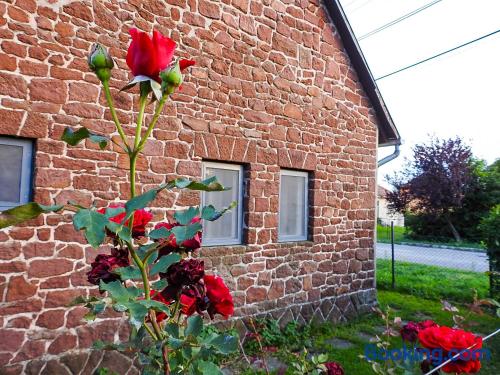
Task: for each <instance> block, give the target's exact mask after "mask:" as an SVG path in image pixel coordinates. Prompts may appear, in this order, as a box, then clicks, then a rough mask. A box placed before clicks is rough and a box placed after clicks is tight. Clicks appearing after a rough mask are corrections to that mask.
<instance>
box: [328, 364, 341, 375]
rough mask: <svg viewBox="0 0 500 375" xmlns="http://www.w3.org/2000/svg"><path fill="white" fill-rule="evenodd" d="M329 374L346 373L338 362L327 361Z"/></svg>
mask: <svg viewBox="0 0 500 375" xmlns="http://www.w3.org/2000/svg"><path fill="white" fill-rule="evenodd" d="M325 366H326V373H327V375H344V369H343V368H342V366H341V365H340V363H337V362H328V363H325Z"/></svg>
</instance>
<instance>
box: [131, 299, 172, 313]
mask: <svg viewBox="0 0 500 375" xmlns="http://www.w3.org/2000/svg"><path fill="white" fill-rule="evenodd" d="M137 302H138V303H140V304H141V305H143V306H145V307H146V308H148V309H154V310H156V311H161V312H164V313H166V314H170V309H169V308H168V306H167V305H165V304H164V303H162V302H159V301H154V300H145V299H143V300H140V301H137Z"/></svg>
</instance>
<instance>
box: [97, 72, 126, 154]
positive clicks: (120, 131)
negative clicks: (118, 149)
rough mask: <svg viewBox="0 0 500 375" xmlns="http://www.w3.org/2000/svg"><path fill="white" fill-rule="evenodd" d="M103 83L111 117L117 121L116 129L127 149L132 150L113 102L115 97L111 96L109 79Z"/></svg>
mask: <svg viewBox="0 0 500 375" xmlns="http://www.w3.org/2000/svg"><path fill="white" fill-rule="evenodd" d="M102 85H103V87H104V94H105V96H106V101H107V102H108V107H109V110H110V112H111V118H112V119H113V122H114V123H115V126H116V130H118V134H120V138H121V139H122V141H123V144H124V145H125V148H126V149H127V151H130V147H129V145H128V142H127V136H126V135H125V132H124V131H123V128H122V125H121V124H120V120H119V119H118V116H117V114H116V111H115V106H114V104H113V97H112V96H111V91H110V90H109V81H104V82H103V83H102Z"/></svg>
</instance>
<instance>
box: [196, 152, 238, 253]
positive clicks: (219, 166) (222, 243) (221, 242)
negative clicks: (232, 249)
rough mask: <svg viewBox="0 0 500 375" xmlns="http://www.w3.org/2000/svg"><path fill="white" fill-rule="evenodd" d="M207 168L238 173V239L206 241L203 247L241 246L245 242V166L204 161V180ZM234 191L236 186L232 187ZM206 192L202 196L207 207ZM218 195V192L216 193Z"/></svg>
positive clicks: (202, 200)
mask: <svg viewBox="0 0 500 375" xmlns="http://www.w3.org/2000/svg"><path fill="white" fill-rule="evenodd" d="M207 168H216V169H226V170H230V171H238V172H239V174H238V176H239V178H238V187H237V188H238V189H239V191H238V205H237V206H236V210H237V212H236V214H237V220H238V223H237V227H236V228H237V236H236V237H237V238H230V239H224V238H214V239H205V238H203V240H202V246H226V245H241V244H242V241H243V166H242V165H240V164H230V163H219V162H211V161H210V162H209V161H204V162H203V163H202V173H203V178H204V179H205V178H207ZM231 188H232V189H234V188H235V187H234V186H231ZM205 194H206V192H202V194H201V205H202V207H204V206H205V205H206V197H205ZM215 194H217V192H215ZM215 208H216V209H223V208H224V207H215Z"/></svg>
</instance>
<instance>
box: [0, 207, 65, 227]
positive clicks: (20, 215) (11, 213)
mask: <svg viewBox="0 0 500 375" xmlns="http://www.w3.org/2000/svg"><path fill="white" fill-rule="evenodd" d="M63 207H64V205H56V206H44V205H41V204H38V203H35V202H30V203H27V204H23V205H22V206H17V207H13V208H9V209H8V210H5V211H2V212H0V229H3V228H7V227H10V226H11V225H16V224H19V223H22V222H23V221H27V220H31V219H34V218H36V217H38V216H39V215H40V214H43V213H47V212H55V211H59V210H61V209H62V208H63Z"/></svg>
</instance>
